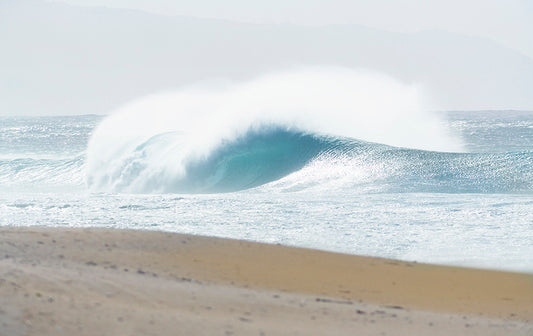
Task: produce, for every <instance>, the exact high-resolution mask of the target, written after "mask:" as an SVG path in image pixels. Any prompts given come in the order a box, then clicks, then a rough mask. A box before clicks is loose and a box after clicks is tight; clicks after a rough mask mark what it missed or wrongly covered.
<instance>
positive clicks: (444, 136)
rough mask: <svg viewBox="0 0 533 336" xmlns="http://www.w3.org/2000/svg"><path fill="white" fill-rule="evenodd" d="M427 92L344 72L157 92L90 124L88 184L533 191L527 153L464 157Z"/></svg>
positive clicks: (151, 189)
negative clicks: (427, 102) (425, 99)
mask: <svg viewBox="0 0 533 336" xmlns="http://www.w3.org/2000/svg"><path fill="white" fill-rule="evenodd" d="M421 100H422V99H421V98H420V95H419V92H418V91H417V89H416V87H412V86H406V85H404V84H401V83H397V82H395V81H394V80H392V79H390V78H386V77H383V76H380V75H375V74H369V73H366V72H356V71H352V70H346V69H337V68H335V69H331V68H327V69H324V68H320V69H316V68H313V69H303V70H298V71H292V72H287V73H281V74H275V75H271V76H267V77H263V78H259V79H256V80H254V81H250V82H247V83H241V84H231V85H225V86H223V87H208V88H205V87H201V88H193V89H188V90H181V91H179V92H175V93H165V94H159V95H153V96H150V97H147V98H143V99H141V100H138V101H135V102H132V103H131V104H128V105H126V106H124V107H122V108H120V109H118V110H117V111H115V112H114V113H113V114H111V115H110V116H109V117H107V118H106V119H105V120H103V122H102V123H101V124H100V125H99V126H98V127H97V128H96V129H95V130H94V132H93V135H92V137H91V139H90V142H89V146H88V150H87V162H86V181H87V184H88V186H89V188H90V189H91V190H93V191H104V192H126V193H219V192H234V191H241V190H247V189H251V188H255V189H254V190H258V191H261V190H266V191H268V192H272V191H298V190H306V189H310V188H312V189H324V190H326V191H333V190H337V191H339V190H340V191H347V192H351V193H353V192H445V193H506V192H525V193H530V192H531V191H532V190H533V185H532V181H533V175H532V174H533V173H532V170H531V167H532V166H533V156H532V153H531V152H530V151H520V152H496V153H466V152H465V151H464V148H463V146H462V142H461V140H460V139H459V137H458V136H455V135H454V134H453V133H452V132H450V130H449V129H447V128H446V127H444V123H443V120H441V119H439V117H438V116H436V115H434V114H431V113H428V112H425V111H426V110H425V109H424V107H423V105H422V104H421V103H420V101H421Z"/></svg>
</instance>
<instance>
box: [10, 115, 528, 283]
mask: <svg viewBox="0 0 533 336" xmlns="http://www.w3.org/2000/svg"><path fill="white" fill-rule="evenodd" d="M439 114H440V117H441V120H442V123H444V124H445V125H444V127H445V128H446V129H448V130H450V132H451V133H453V134H454V136H455V137H456V138H457V139H458V140H459V141H460V143H461V144H462V150H460V151H438V150H425V149H413V148H414V147H416V146H394V145H389V144H386V143H379V142H375V141H367V140H363V139H361V138H357V137H350V136H345V135H338V134H332V133H327V132H313V131H309V129H305V128H298V127H293V126H287V125H286V124H284V123H272V122H271V123H267V124H261V125H259V126H258V125H255V126H249V127H247V128H246V129H245V130H243V131H241V132H239V133H238V135H233V136H231V137H227V136H222V135H220V136H218V137H217V139H218V140H217V141H211V142H209V143H208V144H206V143H205V141H204V142H202V145H201V146H200V145H198V146H196V145H195V144H197V142H195V141H200V140H197V138H202V139H205V134H201V137H200V135H199V134H197V133H195V132H191V133H194V136H193V135H191V134H185V133H183V132H180V131H168V130H167V131H164V132H155V133H153V132H152V133H149V134H145V135H144V136H141V137H140V136H139V132H135V127H134V126H132V125H124V122H123V121H121V120H117V119H113V118H112V117H110V118H105V117H103V116H95V115H85V116H70V117H0V226H2V227H11V226H47V227H101V228H119V229H142V230H163V231H172V232H180V233H190V234H199V235H209V236H218V237H228V238H237V239H247V240H252V241H260V242H267V243H279V244H283V245H291V246H301V247H309V248H316V249H323V250H329V251H337V252H344V253H350V254H361V255H370V256H379V257H387V258H396V259H402V260H409V261H417V262H430V263H439V264H450V265H463V266H474V267H481V268H493V269H504V270H514V271H523V272H530V273H531V272H533V112H520V111H478V112H440V113H439ZM100 124H101V125H100ZM98 125H100V127H99V128H97V126H98ZM120 125H122V126H123V128H121V127H122V126H120ZM124 129H126V131H124ZM140 129H143V130H144V128H142V127H141V128H140ZM119 130H120V131H119ZM141 133H142V132H141ZM206 134H207V133H206ZM209 134H213V132H209ZM91 135H92V138H91ZM132 139H134V140H132ZM195 139H196V140H195ZM423 141H424V140H421V142H423ZM193 145H194V146H193ZM422 145H424V144H423V143H422ZM198 148H202V150H198ZM422 148H424V147H423V146H422Z"/></svg>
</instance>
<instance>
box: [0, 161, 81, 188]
mask: <svg viewBox="0 0 533 336" xmlns="http://www.w3.org/2000/svg"><path fill="white" fill-rule="evenodd" d="M84 164H85V158H84V155H82V154H80V155H78V156H75V157H71V158H55V159H48V158H47V159H43V158H15V159H0V185H1V186H2V187H3V188H15V189H17V188H24V187H28V188H36V189H42V188H46V187H49V186H53V187H60V188H61V187H71V186H78V187H79V186H84V185H85V181H84V174H83V172H84Z"/></svg>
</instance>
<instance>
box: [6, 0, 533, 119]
mask: <svg viewBox="0 0 533 336" xmlns="http://www.w3.org/2000/svg"><path fill="white" fill-rule="evenodd" d="M0 41H3V42H2V46H1V47H0V48H1V53H0V115H22V114H33V115H34V114H56V115H67V114H90V113H96V114H102V113H107V112H108V111H109V110H110V109H112V108H114V107H116V106H117V105H119V104H122V103H124V102H127V101H128V100H130V99H133V98H135V97H138V96H141V95H145V94H149V93H153V92H157V91H161V90H168V89H172V88H177V87H180V86H184V85H189V84H191V83H196V82H199V81H203V80H210V79H217V78H218V79H229V80H239V79H246V78H250V77H254V76H256V75H259V74H262V73H265V72H269V71H274V70H284V69H287V68H290V67H293V66H301V65H338V66H345V67H351V68H366V69H371V70H375V71H378V72H382V73H385V74H388V75H391V76H393V77H395V78H397V79H400V80H402V81H404V82H407V83H416V84H420V85H421V86H422V87H423V88H424V90H425V92H426V93H427V94H428V96H429V97H430V100H432V101H433V102H434V103H435V106H437V107H438V108H439V109H450V110H452V109H454V110H470V109H475V110H481V109H524V110H525V109H529V110H532V109H533V94H531V93H532V92H533V91H532V89H531V88H533V60H531V59H530V58H528V57H526V56H524V55H522V54H520V53H518V52H515V51H513V50H510V49H506V48H503V47H501V46H500V45H498V44H496V43H494V42H491V41H489V40H484V39H480V38H473V37H467V36H463V35H459V34H453V33H448V32H443V31H424V32H420V33H413V34H401V33H391V32H385V31H379V30H374V29H370V28H365V27H362V26H355V25H331V26H324V27H307V26H306V27H303V26H294V25H258V24H244V23H233V22H229V21H223V20H211V19H195V18H186V17H169V16H158V15H154V14H148V13H144V12H139V11H133V10H119V9H108V8H86V7H75V6H69V5H65V4H61V3H47V2H42V1H33V0H24V1H11V2H10V1H7V2H5V1H4V2H2V1H1V0H0Z"/></svg>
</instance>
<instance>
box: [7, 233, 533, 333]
mask: <svg viewBox="0 0 533 336" xmlns="http://www.w3.org/2000/svg"><path fill="white" fill-rule="evenodd" d="M0 251H1V252H2V253H1V255H0V260H1V262H0V293H1V295H0V301H1V302H0V307H2V308H0V330H3V331H4V332H2V333H0V334H2V335H3V334H4V333H5V334H6V335H63V334H64V335H69V334H79V335H97V334H98V335H204V334H205V335H214V334H220V335H231V334H235V335H240V334H245V335H248V334H249V335H261V334H264V335H270V334H274V335H294V334H306V335H314V334H316V335H319V334H325V333H326V334H327V333H329V334H336V335H343V334H351V333H353V332H354V331H356V330H357V331H358V332H361V331H363V332H366V333H367V334H376V335H379V334H396V335H403V334H405V335H409V334H411V335H412V334H421V333H424V334H442V335H448V334H454V335H461V334H464V335H476V334H479V335H487V334H490V335H531V334H532V333H533V274H526V273H513V272H503V271H492V270H481V269H471V268H462V267H450V266H437V265H430V264H421V263H412V262H403V261H398V260H390V259H382V258H373V257H362V256H354V255H346V254H339V253H332V252H324V251H317V250H311V249H304V248H294V247H286V246H279V245H268V244H261V243H253V242H248V241H239V240H231V239H221V238H212V237H200V236H192V235H185V234H177V233H167V232H158V231H135V230H116V229H63V228H42V227H24V228H14V227H4V228H2V229H0Z"/></svg>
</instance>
